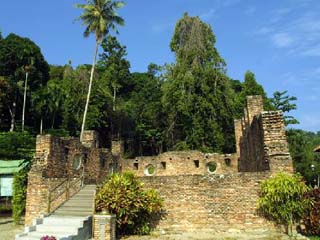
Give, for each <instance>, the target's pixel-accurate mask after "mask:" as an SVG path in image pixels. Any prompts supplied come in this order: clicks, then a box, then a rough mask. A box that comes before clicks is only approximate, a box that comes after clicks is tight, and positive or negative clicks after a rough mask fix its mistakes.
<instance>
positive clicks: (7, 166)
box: [0, 159, 28, 197]
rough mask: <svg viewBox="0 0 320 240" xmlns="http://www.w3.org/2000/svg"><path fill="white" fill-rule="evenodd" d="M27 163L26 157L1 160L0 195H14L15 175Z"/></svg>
mask: <svg viewBox="0 0 320 240" xmlns="http://www.w3.org/2000/svg"><path fill="white" fill-rule="evenodd" d="M27 164H28V163H27V162H26V161H25V159H21V160H0V197H11V196H12V185H13V175H14V173H16V172H19V171H20V170H21V169H23V168H25V167H26V166H27Z"/></svg>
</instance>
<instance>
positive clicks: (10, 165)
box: [0, 159, 27, 174]
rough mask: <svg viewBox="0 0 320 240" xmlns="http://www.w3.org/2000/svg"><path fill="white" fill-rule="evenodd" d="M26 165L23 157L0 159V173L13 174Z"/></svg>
mask: <svg viewBox="0 0 320 240" xmlns="http://www.w3.org/2000/svg"><path fill="white" fill-rule="evenodd" d="M26 165H27V162H26V161H25V159H21V160H0V174H13V173H16V172H19V171H20V170H21V169H23V168H24V167H25V166H26Z"/></svg>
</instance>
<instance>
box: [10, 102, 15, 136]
mask: <svg viewBox="0 0 320 240" xmlns="http://www.w3.org/2000/svg"><path fill="white" fill-rule="evenodd" d="M9 112H10V116H11V124H10V130H9V131H10V132H13V131H14V127H15V125H16V102H13V104H12V109H11V108H10V107H9Z"/></svg>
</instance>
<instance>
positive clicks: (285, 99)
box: [271, 91, 299, 126]
mask: <svg viewBox="0 0 320 240" xmlns="http://www.w3.org/2000/svg"><path fill="white" fill-rule="evenodd" d="M287 92H288V91H283V92H279V91H276V92H274V93H273V98H271V104H272V105H273V107H274V108H275V109H276V110H281V111H282V112H283V113H284V114H286V113H288V112H290V111H291V110H295V109H297V105H296V104H295V103H292V101H297V98H296V97H293V96H289V95H286V94H287ZM284 121H285V125H286V126H287V125H289V124H298V123H299V121H298V120H297V119H295V118H294V117H293V116H286V115H285V116H284Z"/></svg>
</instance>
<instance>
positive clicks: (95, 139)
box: [81, 130, 99, 148]
mask: <svg viewBox="0 0 320 240" xmlns="http://www.w3.org/2000/svg"><path fill="white" fill-rule="evenodd" d="M81 143H82V144H83V145H84V146H86V147H88V148H98V147H99V136H98V133H97V132H96V131H93V130H86V131H84V132H83V136H82V142H81Z"/></svg>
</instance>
